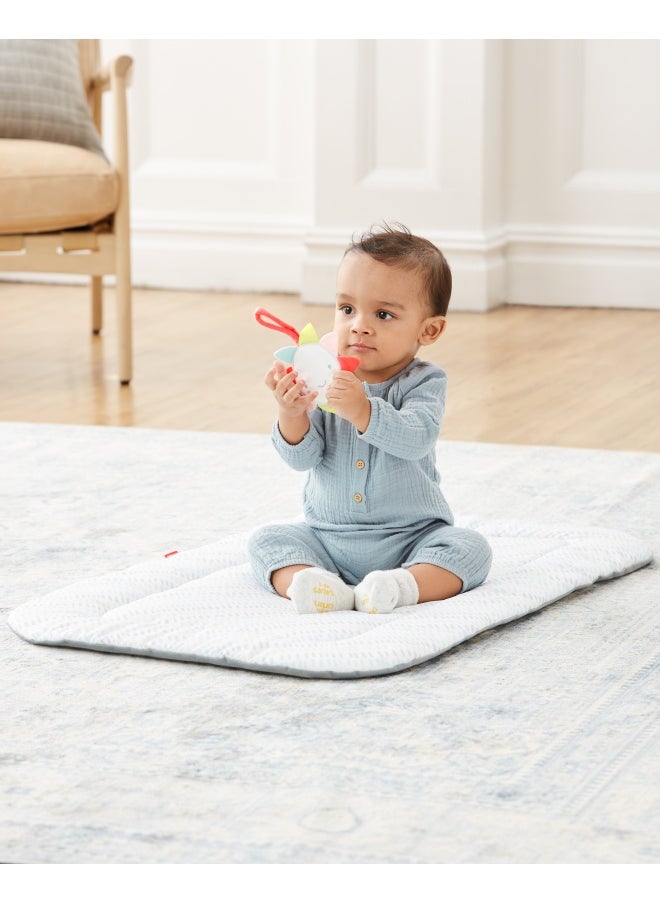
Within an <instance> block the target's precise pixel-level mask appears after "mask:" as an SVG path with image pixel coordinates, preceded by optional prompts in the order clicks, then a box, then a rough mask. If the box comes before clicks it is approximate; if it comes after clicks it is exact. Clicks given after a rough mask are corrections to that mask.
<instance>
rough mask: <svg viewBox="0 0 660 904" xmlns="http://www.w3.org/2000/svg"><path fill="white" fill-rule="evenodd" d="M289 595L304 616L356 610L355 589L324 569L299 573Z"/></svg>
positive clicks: (289, 590)
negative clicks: (311, 613)
mask: <svg viewBox="0 0 660 904" xmlns="http://www.w3.org/2000/svg"><path fill="white" fill-rule="evenodd" d="M287 593H288V594H289V599H291V600H293V602H294V603H295V604H296V608H297V609H298V612H300V613H302V614H306V613H310V612H337V611H339V610H340V609H354V608H355V596H354V593H353V588H352V587H349V586H348V585H347V584H345V583H344V582H343V581H342V579H341V578H340V577H339V575H337V574H333V573H332V572H331V571H325V569H323V568H303V569H302V570H301V571H297V572H296V573H295V575H294V576H293V580H292V581H291V586H290V587H289V589H288V591H287Z"/></svg>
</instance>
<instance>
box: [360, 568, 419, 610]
mask: <svg viewBox="0 0 660 904" xmlns="http://www.w3.org/2000/svg"><path fill="white" fill-rule="evenodd" d="M418 599H419V589H418V587H417V581H416V580H415V578H414V577H413V576H412V575H411V573H410V572H409V571H407V570H406V569H405V568H395V569H394V570H392V571H372V572H371V573H370V574H368V575H367V576H366V578H364V580H363V581H361V582H360V583H359V584H358V585H357V587H356V588H355V608H356V609H357V610H358V611H359V612H367V613H368V614H369V615H382V614H385V613H388V612H392V610H393V609H396V608H397V606H413V605H414V604H415V603H416V602H417V600H418Z"/></svg>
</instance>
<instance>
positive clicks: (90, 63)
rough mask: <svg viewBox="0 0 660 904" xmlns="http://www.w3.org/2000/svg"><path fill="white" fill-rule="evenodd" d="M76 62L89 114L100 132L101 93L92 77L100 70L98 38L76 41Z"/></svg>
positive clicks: (99, 43) (99, 44)
mask: <svg viewBox="0 0 660 904" xmlns="http://www.w3.org/2000/svg"><path fill="white" fill-rule="evenodd" d="M78 61H79V63H80V76H81V78H82V83H83V87H84V89H85V94H86V95H87V103H88V104H89V112H90V113H91V116H92V119H93V120H94V124H95V125H96V128H97V129H98V130H99V132H100V131H101V127H102V125H101V92H100V91H99V90H97V89H96V87H95V85H94V76H95V75H98V72H99V70H100V68H101V42H100V40H99V39H98V38H81V39H79V40H78Z"/></svg>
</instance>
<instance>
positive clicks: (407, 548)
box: [249, 226, 492, 614]
mask: <svg viewBox="0 0 660 904" xmlns="http://www.w3.org/2000/svg"><path fill="white" fill-rule="evenodd" d="M451 284H452V280H451V271H450V269H449V266H448V264H447V262H446V260H445V258H444V256H443V254H442V253H441V252H440V251H439V250H438V249H437V248H436V246H435V245H433V244H432V243H431V242H429V241H427V240H426V239H423V238H420V237H418V236H415V235H412V234H411V233H410V232H409V231H408V230H407V229H405V227H397V228H391V227H389V226H385V227H383V228H382V229H380V230H372V231H371V232H369V233H367V234H365V235H363V236H362V238H361V239H359V240H358V241H353V242H351V244H350V245H349V247H348V248H347V250H346V252H345V254H344V258H343V260H342V263H341V265H340V267H339V271H338V274H337V308H336V313H335V323H334V330H335V332H336V333H337V335H338V337H339V354H340V355H347V356H352V357H354V358H357V359H358V360H359V362H360V363H359V366H358V367H357V369H356V370H355V372H354V373H351V372H349V371H337V372H335V374H334V376H333V378H332V382H331V383H330V386H329V387H328V390H327V401H328V405H329V406H330V407H331V408H332V409H333V410H334V412H335V413H333V414H331V413H329V412H326V411H322V410H321V409H319V408H315V409H314V410H312V411H311V412H310V411H309V407H310V400H313V398H314V396H313V395H311V396H310V394H309V392H308V391H307V389H306V387H305V385H304V383H302V382H301V380H300V378H299V377H298V375H297V374H296V372H295V371H292V372H291V373H287V372H286V371H287V368H286V366H285V365H284V364H283V363H282V362H279V361H277V362H275V364H273V366H272V367H271V368H270V370H269V371H268V373H267V374H266V378H265V382H266V385H267V386H268V387H269V389H270V390H271V391H272V393H273V395H274V397H275V402H276V404H277V408H278V419H277V423H276V424H275V426H274V428H273V442H274V445H275V448H276V449H277V451H278V452H279V454H280V455H281V456H282V458H283V459H284V461H285V462H287V463H288V464H289V465H290V466H291V467H292V468H295V469H296V470H301V471H309V474H308V477H307V482H306V485H305V492H304V517H305V520H304V522H300V523H293V524H279V525H268V526H265V527H260V528H258V529H257V530H256V531H254V532H253V534H252V535H251V537H250V541H249V555H250V561H251V563H252V567H253V570H254V572H255V575H256V577H257V579H258V580H259V582H260V583H261V584H262V585H263V586H264V587H266V588H268V589H269V590H271V591H274V592H275V593H277V594H279V595H280V596H282V597H288V598H289V599H291V600H293V602H294V603H295V605H296V607H297V609H298V611H299V612H301V613H315V612H331V611H336V610H342V609H344V610H345V609H357V610H359V611H361V612H368V613H372V614H377V613H388V612H392V610H393V609H395V608H396V607H397V606H410V605H414V604H416V603H425V602H428V601H430V600H442V599H447V598H449V597H452V596H455V595H456V594H458V593H461V592H463V591H466V590H470V589H471V588H473V587H476V586H477V585H479V584H480V583H482V582H483V581H484V580H485V578H486V575H487V574H488V570H489V568H490V563H491V557H492V556H491V550H490V547H489V545H488V543H487V541H486V540H485V539H484V537H482V536H481V535H480V534H479V533H477V532H476V531H473V530H468V529H465V528H458V527H454V525H453V521H454V519H453V516H452V513H451V511H450V509H449V506H448V505H447V502H446V500H445V498H444V496H443V494H442V492H441V490H440V478H439V475H438V472H437V470H436V463H435V447H436V443H437V440H438V436H439V433H440V423H441V420H442V415H443V412H444V407H445V395H446V385H447V377H446V374H445V372H444V371H443V370H441V369H440V368H438V367H436V366H435V365H433V364H431V363H430V362H428V361H423V360H420V359H419V358H417V357H416V354H417V352H418V350H419V348H420V347H421V346H426V345H431V344H432V343H434V342H436V341H437V340H438V339H439V338H440V336H441V335H442V333H443V331H444V329H445V325H446V319H445V318H446V313H447V307H448V304H449V298H450V295H451Z"/></svg>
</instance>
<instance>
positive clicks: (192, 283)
mask: <svg viewBox="0 0 660 904" xmlns="http://www.w3.org/2000/svg"><path fill="white" fill-rule="evenodd" d="M305 231H306V224H305V223H303V222H300V221H298V220H291V221H288V222H287V221H268V220H263V221H258V222H247V221H246V222H238V221H233V222H228V221H223V220H220V219H215V218H214V219H207V220H201V219H196V220H188V221H185V220H182V219H181V218H177V217H175V216H165V217H159V218H158V220H154V219H148V218H147V217H144V216H140V215H139V214H137V215H136V216H135V217H134V222H133V242H132V247H133V273H134V282H135V284H136V285H140V286H149V287H153V288H162V289H192V290H204V291H219V292H223V291H236V292H241V291H245V292H294V293H297V292H299V291H300V272H301V269H302V264H303V257H304V238H305Z"/></svg>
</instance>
